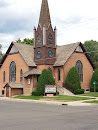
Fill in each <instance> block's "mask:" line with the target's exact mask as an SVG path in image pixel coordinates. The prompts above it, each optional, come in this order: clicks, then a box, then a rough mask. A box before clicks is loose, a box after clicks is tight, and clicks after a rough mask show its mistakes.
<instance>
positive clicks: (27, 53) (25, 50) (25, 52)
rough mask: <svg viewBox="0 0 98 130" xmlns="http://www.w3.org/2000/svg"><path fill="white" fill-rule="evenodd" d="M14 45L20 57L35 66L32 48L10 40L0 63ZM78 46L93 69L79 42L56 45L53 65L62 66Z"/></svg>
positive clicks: (29, 64)
mask: <svg viewBox="0 0 98 130" xmlns="http://www.w3.org/2000/svg"><path fill="white" fill-rule="evenodd" d="M13 45H15V47H16V48H17V49H18V51H19V53H20V54H21V56H22V58H23V59H24V61H25V62H26V64H27V65H28V66H31V67H36V64H35V62H34V48H33V46H31V45H26V44H21V43H15V42H12V43H11V45H10V47H9V48H8V50H7V52H6V54H5V56H4V58H3V59H2V61H1V64H3V62H4V60H5V59H6V57H7V55H8V54H9V52H10V50H11V48H12V46H13ZM78 46H81V48H82V50H83V53H84V54H85V55H86V57H87V59H88V60H89V62H90V63H91V65H92V67H93V69H95V67H94V65H93V63H92V61H91V59H90V57H89V56H88V55H87V53H86V50H85V48H84V47H83V45H82V43H81V42H78V43H73V44H68V45H64V46H58V47H57V49H56V62H55V63H54V67H57V66H63V65H64V64H65V63H66V62H67V61H68V59H69V58H70V56H71V55H72V54H73V53H74V52H75V50H76V49H77V47H78Z"/></svg>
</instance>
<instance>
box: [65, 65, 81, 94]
mask: <svg viewBox="0 0 98 130" xmlns="http://www.w3.org/2000/svg"><path fill="white" fill-rule="evenodd" d="M65 86H66V88H67V89H68V90H70V91H71V92H73V93H74V91H75V90H76V89H81V84H80V77H79V75H78V72H77V69H76V68H75V67H72V68H71V69H70V70H69V72H68V74H67V77H66V81H65Z"/></svg>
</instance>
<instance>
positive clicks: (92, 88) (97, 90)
mask: <svg viewBox="0 0 98 130" xmlns="http://www.w3.org/2000/svg"><path fill="white" fill-rule="evenodd" d="M90 92H94V87H91V88H90ZM96 92H98V88H97V87H96Z"/></svg>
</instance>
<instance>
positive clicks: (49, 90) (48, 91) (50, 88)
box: [45, 85, 57, 97]
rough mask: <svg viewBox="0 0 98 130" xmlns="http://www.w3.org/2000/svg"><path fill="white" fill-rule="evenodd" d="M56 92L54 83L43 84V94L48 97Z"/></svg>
mask: <svg viewBox="0 0 98 130" xmlns="http://www.w3.org/2000/svg"><path fill="white" fill-rule="evenodd" d="M56 92H57V88H56V86H55V85H46V86H45V95H46V96H48V97H51V96H52V97H53V96H54V95H56Z"/></svg>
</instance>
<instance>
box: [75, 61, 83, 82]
mask: <svg viewBox="0 0 98 130" xmlns="http://www.w3.org/2000/svg"><path fill="white" fill-rule="evenodd" d="M76 69H77V72H78V74H79V76H80V81H81V82H83V65H82V62H81V61H79V60H78V61H77V62H76Z"/></svg>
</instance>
